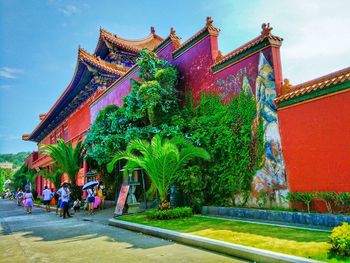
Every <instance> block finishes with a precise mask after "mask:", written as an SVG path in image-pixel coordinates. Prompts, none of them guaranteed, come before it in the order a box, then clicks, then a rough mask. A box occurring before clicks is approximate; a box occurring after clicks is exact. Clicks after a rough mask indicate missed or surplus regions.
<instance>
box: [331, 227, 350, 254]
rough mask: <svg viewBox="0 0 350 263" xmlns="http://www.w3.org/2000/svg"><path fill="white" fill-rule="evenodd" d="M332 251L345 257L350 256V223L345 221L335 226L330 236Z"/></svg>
mask: <svg viewBox="0 0 350 263" xmlns="http://www.w3.org/2000/svg"><path fill="white" fill-rule="evenodd" d="M329 243H330V244H331V249H330V252H331V253H333V254H335V255H338V256H343V257H348V256H350V225H349V224H348V223H346V222H344V223H343V224H342V225H341V226H337V227H335V228H333V230H332V234H331V236H330V241H329Z"/></svg>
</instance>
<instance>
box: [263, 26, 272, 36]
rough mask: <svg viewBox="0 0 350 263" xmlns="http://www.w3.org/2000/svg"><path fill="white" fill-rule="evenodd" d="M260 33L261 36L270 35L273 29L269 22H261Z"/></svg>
mask: <svg viewBox="0 0 350 263" xmlns="http://www.w3.org/2000/svg"><path fill="white" fill-rule="evenodd" d="M261 29H262V30H261V35H262V36H265V37H268V36H270V35H271V31H272V29H273V27H270V23H263V24H262V25H261Z"/></svg>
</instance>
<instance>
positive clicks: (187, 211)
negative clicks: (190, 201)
mask: <svg viewBox="0 0 350 263" xmlns="http://www.w3.org/2000/svg"><path fill="white" fill-rule="evenodd" d="M192 215H193V213H192V208H191V207H177V208H173V209H169V210H158V209H155V210H148V211H146V217H147V218H148V219H158V220H166V219H175V218H184V217H190V216H192Z"/></svg>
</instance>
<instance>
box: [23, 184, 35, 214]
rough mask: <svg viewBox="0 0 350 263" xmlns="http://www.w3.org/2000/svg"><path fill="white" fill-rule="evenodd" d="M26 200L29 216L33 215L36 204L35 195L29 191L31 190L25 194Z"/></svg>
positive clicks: (25, 205)
mask: <svg viewBox="0 0 350 263" xmlns="http://www.w3.org/2000/svg"><path fill="white" fill-rule="evenodd" d="M24 198H25V201H24V207H25V208H26V210H27V214H31V213H32V209H33V206H34V202H33V194H32V193H31V192H30V191H29V189H28V190H27V191H26V193H25V194H24Z"/></svg>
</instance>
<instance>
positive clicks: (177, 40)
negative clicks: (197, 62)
mask: <svg viewBox="0 0 350 263" xmlns="http://www.w3.org/2000/svg"><path fill="white" fill-rule="evenodd" d="M169 38H170V40H171V41H172V42H173V45H174V48H175V49H177V48H178V47H179V46H181V43H180V40H181V37H179V36H177V35H176V30H175V29H174V28H173V27H171V28H170V34H169Z"/></svg>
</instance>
